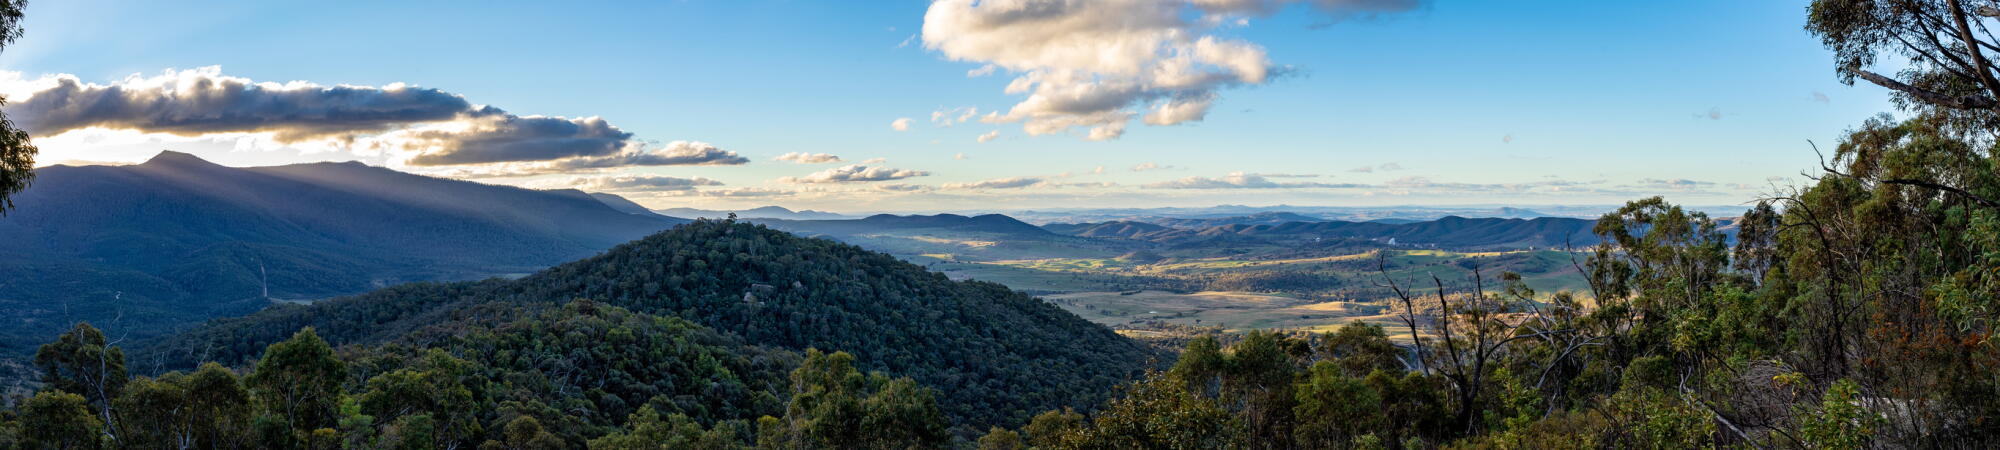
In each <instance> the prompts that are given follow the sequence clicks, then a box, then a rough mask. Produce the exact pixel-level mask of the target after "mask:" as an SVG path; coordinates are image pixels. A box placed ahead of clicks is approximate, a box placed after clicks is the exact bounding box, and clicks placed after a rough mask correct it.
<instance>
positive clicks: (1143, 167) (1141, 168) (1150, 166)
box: [1132, 162, 1174, 172]
mask: <svg viewBox="0 0 2000 450" xmlns="http://www.w3.org/2000/svg"><path fill="white" fill-rule="evenodd" d="M1172 168H1174V166H1162V165H1160V163H1156V162H1143V163H1139V164H1138V165H1135V166H1132V171H1133V172H1145V171H1148V170H1161V169H1172Z"/></svg>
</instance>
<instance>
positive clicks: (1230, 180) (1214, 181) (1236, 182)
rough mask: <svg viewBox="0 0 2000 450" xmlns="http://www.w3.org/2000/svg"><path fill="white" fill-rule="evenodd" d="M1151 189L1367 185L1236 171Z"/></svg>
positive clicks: (1154, 185) (1169, 182)
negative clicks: (1280, 178) (1288, 179)
mask: <svg viewBox="0 0 2000 450" xmlns="http://www.w3.org/2000/svg"><path fill="white" fill-rule="evenodd" d="M1144 187H1146V188H1149V189H1301V188H1362V187H1368V186H1367V185H1360V184H1340V183H1313V182H1297V183H1285V182H1276V181H1271V180H1269V179H1268V178H1267V176H1266V175H1262V174H1254V173H1243V172H1235V173H1231V174H1229V175H1228V176H1222V177H1215V178H1207V177H1187V178H1182V179H1178V180H1172V181H1162V182H1158V183H1152V184H1147V185H1145V186H1144Z"/></svg>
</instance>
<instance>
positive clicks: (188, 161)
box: [140, 150, 220, 167]
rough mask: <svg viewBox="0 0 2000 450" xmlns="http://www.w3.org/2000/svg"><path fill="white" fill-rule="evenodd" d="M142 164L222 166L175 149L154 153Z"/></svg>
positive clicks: (158, 165)
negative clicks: (151, 157)
mask: <svg viewBox="0 0 2000 450" xmlns="http://www.w3.org/2000/svg"><path fill="white" fill-rule="evenodd" d="M140 165H142V166H153V167H162V166H190V165H192V166H214V167H220V166H218V165H216V164H215V163H212V162H208V160H205V159H201V157H199V156H195V155H191V154H187V153H182V152H177V151H173V150H161V151H160V154H158V155H153V159H148V160H146V162H145V163H141V164H140Z"/></svg>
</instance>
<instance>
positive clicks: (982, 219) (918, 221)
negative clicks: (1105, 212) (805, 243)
mask: <svg viewBox="0 0 2000 450" xmlns="http://www.w3.org/2000/svg"><path fill="white" fill-rule="evenodd" d="M757 222H758V223H763V224H765V225H768V226H770V227H771V228H776V229H779V230H784V231H790V232H793V233H800V234H807V235H812V234H830V235H845V234H858V233H868V232H879V231H891V230H917V229H933V230H948V231H960V232H968V231H969V232H983V233H994V234H1000V235H1013V236H1019V237H1040V236H1054V233H1050V232H1049V231H1048V230H1044V229H1042V227H1037V226H1034V225H1030V224H1028V223H1027V222H1022V221H1019V220H1015V219H1014V218H1012V217H1007V216H1005V215H1000V214H982V215H978V216H970V217H968V216H961V215H957V214H938V215H930V216H925V215H909V216H898V215H893V214H876V215H873V216H868V217H864V218H860V219H848V220H758V221H757Z"/></svg>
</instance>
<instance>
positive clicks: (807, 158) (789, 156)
mask: <svg viewBox="0 0 2000 450" xmlns="http://www.w3.org/2000/svg"><path fill="white" fill-rule="evenodd" d="M772 159H773V160H777V161H786V162H791V163H797V164H826V163H837V162H840V161H841V160H840V157H839V156H834V155H833V154H831V153H805V152H791V153H786V154H783V155H778V157H777V158H772Z"/></svg>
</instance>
